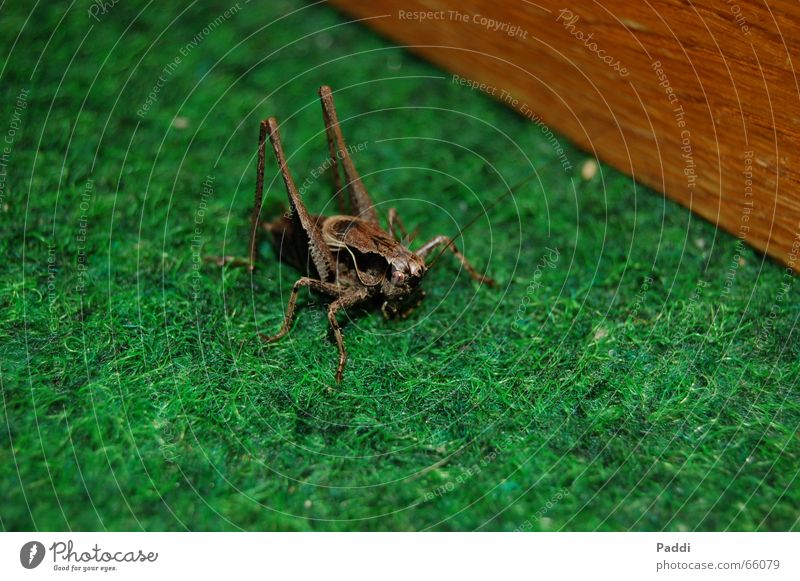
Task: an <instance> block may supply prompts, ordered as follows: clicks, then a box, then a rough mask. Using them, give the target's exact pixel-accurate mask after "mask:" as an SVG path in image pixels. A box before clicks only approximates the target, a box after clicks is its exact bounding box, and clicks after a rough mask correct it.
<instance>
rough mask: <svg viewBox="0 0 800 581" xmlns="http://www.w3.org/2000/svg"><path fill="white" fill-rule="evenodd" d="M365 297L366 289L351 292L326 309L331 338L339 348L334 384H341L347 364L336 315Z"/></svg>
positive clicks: (342, 338)
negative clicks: (331, 331)
mask: <svg viewBox="0 0 800 581" xmlns="http://www.w3.org/2000/svg"><path fill="white" fill-rule="evenodd" d="M367 296H368V293H367V291H366V289H359V290H353V291H350V292H348V293H346V294H342V295H341V296H340V297H339V298H338V299H336V300H335V301H333V302H332V303H331V304H330V306H329V307H328V322H329V323H330V324H331V329H332V330H333V336H334V338H335V339H336V346H337V347H338V348H339V364H338V365H337V367H336V383H341V382H342V373H343V372H344V364H345V363H346V362H347V349H345V346H344V337H343V336H342V329H341V327H339V321H337V320H336V313H337V312H339V310H340V309H343V308H346V307H351V306H353V305H357V304H358V303H360V302H363V301H364V300H365V299H366V298H367Z"/></svg>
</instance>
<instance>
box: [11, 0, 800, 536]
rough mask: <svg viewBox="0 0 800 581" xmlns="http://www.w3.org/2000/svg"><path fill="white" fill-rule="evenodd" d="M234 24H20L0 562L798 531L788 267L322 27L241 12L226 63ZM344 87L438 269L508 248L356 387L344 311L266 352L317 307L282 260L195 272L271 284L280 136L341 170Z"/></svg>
mask: <svg viewBox="0 0 800 581" xmlns="http://www.w3.org/2000/svg"><path fill="white" fill-rule="evenodd" d="M232 5H233V3H231V2H227V3H226V2H217V1H215V2H203V3H198V4H193V5H191V6H190V7H188V8H186V7H185V6H184V5H181V7H180V8H176V9H175V10H168V9H164V8H163V7H158V8H156V7H155V6H154V5H153V6H151V7H150V8H148V9H146V10H143V11H141V12H140V10H141V8H140V7H134V6H133V5H132V4H129V3H123V2H120V3H118V4H116V5H114V6H113V7H111V8H110V9H109V10H108V11H107V12H106V13H105V14H97V15H96V16H97V20H95V19H93V18H92V17H91V16H90V15H89V14H88V12H87V10H88V9H89V8H90V6H91V4H89V3H81V2H79V3H77V4H75V5H73V6H72V8H71V9H70V10H68V11H67V12H66V13H65V10H66V7H65V5H61V4H58V3H53V4H49V3H39V4H37V5H36V8H35V10H33V12H32V13H31V14H29V11H30V10H31V6H29V5H28V4H27V3H23V2H11V3H8V2H7V3H6V4H5V5H4V6H3V8H2V11H1V12H2V16H1V17H0V30H1V31H2V38H3V51H2V55H3V61H2V76H1V77H0V78H1V79H2V83H0V91H2V94H3V99H2V111H0V120H2V121H3V124H2V126H0V132H2V133H3V135H4V136H5V133H6V131H7V130H8V129H9V128H10V126H11V121H12V117H13V115H14V108H15V103H16V102H17V100H18V99H17V97H18V95H19V94H20V92H21V91H22V90H23V89H26V90H28V91H29V93H28V94H26V95H25V96H24V97H23V100H24V101H25V103H26V108H25V109H24V111H23V112H22V114H21V125H20V128H19V130H18V131H17V133H16V134H15V135H14V139H13V141H14V143H13V148H12V151H11V153H10V157H9V159H8V175H7V179H6V181H5V186H4V187H5V189H4V192H3V206H2V208H1V209H0V224H2V226H1V227H2V236H0V246H1V247H2V256H3V259H2V261H0V313H2V317H0V382H1V384H0V388H1V390H2V418H3V419H2V423H3V424H6V426H4V427H3V429H2V430H0V434H1V435H0V493H2V498H3V502H2V504H0V519H2V521H1V522H2V527H3V528H4V529H6V530H19V529H33V528H37V529H73V530H87V529H108V530H139V529H145V530H183V529H191V530H218V529H240V528H241V529H248V530H353V529H357V530H362V529H368V530H418V529H435V530H464V529H485V530H487V529H488V530H514V529H519V528H522V529H526V530H573V529H577V530H595V529H601V530H627V529H634V530H661V529H666V530H695V529H699V530H725V529H735V530H774V529H779V530H783V529H796V528H797V527H798V520H797V519H798V512H797V507H798V506H800V493H799V492H798V484H797V474H798V467H799V464H798V453H799V452H800V446H798V439H797V427H798V419H799V418H800V409H799V408H798V395H797V391H798V390H797V379H798V373H800V358H799V357H798V356H799V355H800V347H798V345H800V342H798V341H797V339H796V336H797V332H796V325H797V320H798V314H800V301H798V292H797V283H796V281H795V280H794V279H793V278H791V277H787V276H786V275H785V271H784V269H783V268H782V267H780V266H778V265H776V264H774V263H772V262H771V261H769V260H765V259H764V258H763V257H762V256H761V255H759V254H758V253H756V252H754V251H752V250H750V249H749V248H745V247H742V246H741V245H740V244H739V243H738V241H737V240H736V239H735V238H733V237H731V236H729V235H727V234H725V233H721V232H718V231H717V230H716V229H715V228H714V227H713V226H712V225H710V224H708V223H707V222H704V221H703V220H701V219H699V218H697V217H696V216H693V215H692V214H691V213H689V212H688V211H687V210H686V209H684V208H682V207H680V206H677V205H675V204H673V203H671V202H669V201H665V199H664V198H663V197H662V196H661V195H659V194H657V193H654V192H652V191H649V190H647V189H646V188H644V187H642V186H640V185H637V184H635V183H634V182H632V181H631V179H630V178H628V177H626V176H624V175H622V174H619V173H618V172H616V171H614V170H612V169H610V168H608V167H606V166H601V167H600V171H599V172H598V174H597V176H595V177H594V178H593V179H591V180H588V181H587V180H583V179H582V178H581V175H580V167H581V164H582V163H583V162H584V161H585V160H586V159H587V154H585V153H582V152H580V151H578V150H576V149H574V148H571V147H570V146H569V145H568V143H567V142H566V141H564V140H561V143H562V145H563V147H564V148H565V149H566V151H567V155H568V158H569V162H570V165H571V168H570V169H567V170H565V169H564V167H563V166H562V164H560V163H558V161H557V160H556V159H555V158H556V154H555V153H554V151H553V148H552V146H551V144H550V143H548V141H547V139H545V137H544V136H543V135H542V133H541V131H538V130H537V129H536V128H535V126H534V125H533V124H531V123H530V122H527V121H525V120H524V119H522V118H521V117H520V116H518V115H517V114H515V113H514V112H512V111H510V110H508V109H506V108H504V107H502V106H501V105H499V104H498V103H496V102H494V101H492V100H490V99H489V98H487V97H486V96H484V95H482V94H480V93H477V92H474V91H471V90H469V89H466V88H464V87H460V86H457V85H454V84H453V83H452V82H451V78H450V75H448V74H447V73H445V72H443V71H441V70H439V69H436V68H435V67H433V66H431V65H429V64H427V63H425V62H422V61H420V60H419V59H417V58H415V57H414V56H412V55H410V54H409V53H408V52H406V51H404V50H402V49H401V48H397V47H395V46H393V45H391V44H390V43H388V42H387V41H385V40H384V39H382V38H380V37H378V36H376V35H374V34H373V33H371V32H370V31H368V30H367V29H366V28H364V27H362V26H359V25H357V24H354V23H351V22H349V21H348V20H347V19H345V18H344V17H342V16H341V15H340V14H338V13H337V12H335V11H334V10H332V9H330V8H328V7H327V6H324V5H310V4H304V3H300V2H294V1H292V2H289V1H280V2H271V3H269V7H268V8H267V7H264V5H262V4H259V5H258V6H256V5H251V4H245V3H243V2H242V3H240V4H239V9H237V10H236V11H235V13H234V14H232V15H231V16H230V17H229V18H226V19H224V21H218V24H217V25H216V26H214V27H213V29H212V30H210V31H209V32H208V34H205V33H204V28H207V29H208V28H210V27H209V23H212V22H214V21H215V20H217V19H218V18H219V17H220V15H222V14H223V13H224V12H225V10H226V9H229V8H230V7H231V6H232ZM278 18H282V19H281V20H276V19H278ZM18 35H19V36H18ZM198 35H199V40H198ZM14 39H16V42H15V40H14ZM192 43H194V44H192ZM182 50H183V52H182ZM184 53H185V55H184ZM176 58H179V62H177V63H176V62H175V59H176ZM170 63H173V64H174V66H173V65H170ZM159 76H161V77H162V79H163V80H162V81H161V85H162V86H161V87H159V89H158V92H157V94H156V95H155V99H154V100H153V101H152V103H150V105H149V107H148V110H147V111H142V113H143V114H142V115H139V114H137V110H141V109H142V108H143V107H145V106H146V105H147V101H148V94H149V93H151V92H153V91H154V88H155V87H157V85H158V83H159ZM321 84H330V85H332V86H333V87H334V89H336V91H337V93H336V96H337V103H338V106H339V110H340V116H341V118H342V122H343V126H344V130H345V134H346V135H347V137H348V139H349V141H350V143H351V144H359V143H363V144H364V145H363V148H362V151H359V152H358V153H356V162H357V165H358V167H359V168H360V170H361V173H362V174H363V176H364V180H365V182H366V184H367V186H368V187H369V188H370V190H371V191H372V193H373V196H374V198H375V199H376V201H377V202H379V203H380V209H381V211H382V212H385V210H386V208H388V205H389V204H392V205H395V206H397V207H398V208H399V209H400V210H401V214H402V215H403V218H404V220H405V222H406V224H407V225H409V226H411V227H419V230H420V238H424V239H427V238H429V237H432V236H433V235H434V234H438V233H446V234H453V233H455V232H457V231H458V228H459V227H460V226H463V225H464V224H466V223H467V222H469V220H470V219H472V218H473V217H474V216H476V215H479V216H482V217H481V218H479V219H478V221H477V222H476V223H475V225H474V226H472V227H470V228H469V229H468V230H467V231H466V232H465V234H464V239H463V241H462V242H461V245H462V247H463V248H464V249H465V253H466V254H467V256H469V257H470V258H471V259H472V260H473V261H474V263H476V264H477V265H478V266H479V267H481V268H484V269H486V270H487V271H488V272H489V273H491V275H492V276H493V277H495V278H496V279H497V280H498V281H500V283H501V284H500V287H499V288H498V289H489V288H486V287H478V285H476V284H475V283H473V282H472V281H471V280H470V279H469V277H468V276H466V274H465V273H463V272H460V271H459V269H458V268H457V264H456V263H455V262H454V261H452V260H450V259H449V258H447V257H445V258H443V259H442V260H441V261H439V263H437V266H436V268H435V269H434V270H433V271H431V273H430V274H429V276H428V277H427V279H426V281H425V288H426V290H427V292H428V297H427V299H426V301H425V303H423V305H422V306H421V308H420V309H419V310H418V311H416V312H415V314H414V315H413V316H412V317H411V318H409V319H408V320H406V321H403V322H387V321H385V320H384V319H383V318H382V317H381V316H380V314H379V313H376V312H369V311H364V310H359V309H356V310H352V311H351V312H349V313H348V317H347V318H346V319H347V326H346V329H345V337H346V341H347V343H348V346H349V349H350V362H349V364H348V367H347V369H346V373H345V378H344V382H343V383H342V385H341V386H340V387H337V386H335V385H334V384H333V382H332V377H333V371H334V365H335V353H336V352H335V347H334V346H333V344H332V343H331V342H330V340H329V336H328V332H327V322H326V320H325V316H324V302H323V301H322V299H320V298H319V297H315V296H309V295H307V294H304V295H303V296H302V297H301V300H300V303H301V311H300V315H299V318H298V320H297V323H296V324H295V327H294V329H293V331H292V333H291V335H290V336H289V337H288V338H287V339H285V340H284V341H282V342H280V343H278V344H275V345H265V344H263V343H262V342H261V341H260V340H259V338H258V333H259V332H272V331H274V330H275V329H277V327H278V326H279V324H280V321H281V319H282V316H283V311H284V307H285V303H286V299H287V294H288V290H289V288H290V285H291V283H292V282H293V281H294V279H295V278H296V276H297V275H296V274H295V273H293V272H291V271H290V270H287V269H286V268H285V267H279V266H278V265H277V264H276V262H275V258H274V254H273V253H272V251H271V249H270V248H269V247H268V246H267V245H266V244H264V245H263V247H262V248H261V252H260V267H259V269H258V270H257V271H256V272H255V273H254V274H253V275H252V276H251V275H250V274H249V273H247V272H245V271H242V270H236V269H226V270H220V269H218V268H216V267H213V266H210V265H203V266H200V267H199V268H198V267H196V259H197V257H198V256H199V255H201V254H221V253H226V254H238V255H243V254H245V253H246V232H247V224H248V212H249V209H250V204H251V203H252V191H253V184H254V177H255V169H254V168H255V145H256V139H257V134H258V122H259V120H260V119H262V118H264V117H266V116H268V115H271V114H275V115H278V116H279V117H280V119H281V122H282V123H284V125H283V126H282V127H283V137H284V141H285V145H286V147H287V152H288V155H289V156H290V164H291V167H292V169H293V171H294V172H295V176H296V178H297V180H298V181H299V182H304V181H305V180H306V178H308V177H309V176H310V175H311V171H312V170H313V169H314V168H316V167H318V166H319V165H320V164H322V163H323V162H324V160H325V155H326V150H325V142H324V136H323V133H322V130H323V126H322V119H321V115H320V111H319V105H318V103H317V100H316V89H317V87H318V86H319V85H321ZM176 118H177V119H176ZM534 168H541V169H539V170H538V172H537V177H536V179H534V180H532V181H530V182H528V183H527V184H525V185H524V186H522V187H521V188H519V190H518V191H517V192H516V193H515V195H514V196H513V197H512V198H509V199H508V200H507V201H506V202H505V203H502V204H500V205H498V206H497V207H494V208H492V209H491V210H490V211H489V212H488V214H487V215H486V216H483V215H482V208H483V207H484V206H486V205H488V204H489V203H490V202H491V201H492V200H494V199H495V198H496V197H497V196H498V195H499V194H501V193H502V192H503V191H504V190H505V189H506V188H507V185H508V184H513V183H514V182H517V181H518V180H521V179H524V178H525V177H526V176H528V175H530V174H531V172H533V171H534ZM701 169H702V168H701ZM275 175H276V172H275V166H274V163H273V162H272V161H271V160H270V163H269V165H268V181H270V182H271V181H272V180H273V179H274V178H275ZM209 176H210V177H209ZM204 182H207V184H210V186H211V187H207V188H206V190H207V191H206V193H205V195H204V193H203V183H204ZM279 185H280V184H278V183H270V189H269V193H268V207H267V209H266V210H265V214H270V213H275V212H277V211H280V210H279V208H280V205H281V203H283V200H284V194H283V192H282V189H281V187H279ZM307 185H308V187H307V191H306V193H305V195H306V198H307V200H308V204H309V206H310V207H311V209H312V210H313V211H323V209H324V207H325V204H326V203H327V202H328V197H329V190H328V185H327V183H326V182H325V181H324V180H311V181H310V182H309V183H308V184H307ZM343 320H344V319H343Z"/></svg>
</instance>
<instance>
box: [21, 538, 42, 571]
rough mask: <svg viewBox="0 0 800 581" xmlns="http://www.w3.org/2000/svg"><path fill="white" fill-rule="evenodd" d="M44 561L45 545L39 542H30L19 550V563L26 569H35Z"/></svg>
mask: <svg viewBox="0 0 800 581" xmlns="http://www.w3.org/2000/svg"><path fill="white" fill-rule="evenodd" d="M43 559H44V545H43V544H42V543H40V542H39V541H30V542H28V543H25V544H24V545H22V548H21V549H20V550H19V562H20V563H22V566H23V567H25V568H26V569H35V568H36V567H38V566H39V565H40V564H41V562H42V560H43Z"/></svg>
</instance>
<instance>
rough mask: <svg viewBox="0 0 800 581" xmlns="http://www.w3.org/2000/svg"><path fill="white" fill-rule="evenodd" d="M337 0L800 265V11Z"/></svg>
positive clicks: (701, 3) (669, 1)
mask: <svg viewBox="0 0 800 581" xmlns="http://www.w3.org/2000/svg"><path fill="white" fill-rule="evenodd" d="M331 2H332V3H333V4H335V5H337V6H338V7H340V8H341V9H342V10H343V11H345V12H346V13H349V14H350V15H352V16H354V17H359V18H362V17H379V18H374V19H372V20H369V21H368V23H369V25H370V26H373V27H374V28H375V29H377V30H378V31H380V32H381V33H383V34H385V35H386V36H388V37H390V38H391V39H393V40H394V41H396V42H398V43H399V44H401V45H405V46H408V48H409V49H410V50H413V51H414V52H416V53H418V54H420V55H423V56H424V57H426V58H427V59H429V60H431V61H433V62H434V63H437V64H438V65H440V66H442V67H444V68H445V69H448V70H450V71H453V72H455V73H457V74H459V75H461V76H464V77H467V78H469V79H473V80H476V81H479V82H481V83H485V84H486V85H487V92H490V93H491V92H492V91H493V92H494V95H493V96H494V97H495V98H498V99H500V100H501V101H503V102H506V103H509V104H510V105H512V106H514V107H515V108H517V109H518V110H520V112H521V113H523V114H524V115H526V116H528V117H531V116H532V115H538V116H540V117H541V119H542V120H543V121H544V122H545V123H547V125H549V126H550V127H552V128H553V129H555V130H557V131H559V132H560V133H562V134H564V135H566V136H568V137H569V138H570V139H572V140H573V141H574V142H575V143H576V144H578V145H579V146H581V147H583V148H585V149H586V150H588V151H590V152H592V153H594V154H595V155H597V156H598V157H599V158H600V159H602V160H604V161H606V162H608V163H610V164H612V165H614V166H615V167H617V168H618V169H620V170H622V171H624V172H625V173H627V174H629V175H631V176H633V177H634V178H635V179H637V180H639V181H640V182H642V183H644V184H647V185H648V186H650V187H652V188H654V189H656V190H659V191H662V192H664V193H665V194H666V195H667V196H669V197H670V198H673V199H675V200H677V201H678V202H680V203H681V204H684V205H685V206H687V207H689V208H690V209H691V210H693V211H695V212H697V213H698V214H699V215H701V216H703V217H704V218H706V219H708V220H710V221H711V222H713V223H715V224H717V225H719V226H721V227H722V228H724V229H726V230H728V231H729V232H731V233H733V234H734V235H736V236H738V237H740V238H741V239H742V240H743V241H744V242H746V243H748V244H751V245H752V246H754V247H755V248H757V249H759V250H762V251H764V252H766V253H767V254H769V255H771V256H773V257H774V258H776V259H778V260H779V261H781V262H782V263H783V264H786V265H788V266H790V267H791V268H793V269H794V270H800V188H798V182H800V173H799V172H800V167H799V166H798V164H797V159H796V152H797V151H798V147H800V106H799V105H800V103H799V102H798V99H799V96H800V87H799V85H798V80H797V78H796V75H795V72H794V66H800V58H798V56H799V53H798V45H799V44H800V30H799V29H800V3H796V2H793V1H790V0H772V1H771V2H770V3H769V5H767V4H764V3H744V2H741V3H738V4H737V3H736V2H727V1H723V0H716V1H714V2H712V1H711V0H698V1H695V2H693V3H691V4H687V3H685V2H679V1H677V0H663V1H650V2H642V3H639V2H628V1H623V0H603V1H602V2H593V3H582V4H580V5H578V4H576V5H575V6H574V7H570V8H568V9H565V8H564V4H563V3H561V2H554V1H551V0H540V1H537V2H536V3H534V2H528V1H527V0H519V1H513V2H512V1H508V0H507V1H489V0H459V1H458V2H456V1H455V0H372V1H367V0H331ZM509 99H516V101H511V102H509Z"/></svg>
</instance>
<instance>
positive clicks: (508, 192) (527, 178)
mask: <svg viewBox="0 0 800 581" xmlns="http://www.w3.org/2000/svg"><path fill="white" fill-rule="evenodd" d="M556 161H561V160H560V158H554V159H552V160H550V161H548V162H547V163H545V164H543V165H541V166H539V167H537V168H534V170H533V171H532V172H531V173H530V174H528V175H527V176H525V177H524V178H522V179H521V180H519V181H518V182H517V183H515V184H514V185H512V186H509V187H508V189H507V190H506V191H505V192H503V193H502V194H500V195H499V196H498V197H497V198H496V199H495V200H494V201H493V202H492V203H491V204H489V205H488V206H487V207H486V209H485V210H484V211H483V212H482V213H480V214H477V215H476V216H475V217H474V218H472V220H470V221H469V222H467V223H466V225H464V227H463V228H461V229H460V230H459V231H458V233H457V234H456V235H455V236H453V237H452V238H451V239H450V242H448V243H447V244H445V245H444V246H442V249H441V250H440V251H439V254H437V255H436V256H435V257H434V259H433V262H431V263H430V264H429V265H428V266H427V268H433V265H435V264H436V263H437V262H438V260H439V259H440V258H441V257H442V254H444V252H445V250H447V249H448V248H450V247H451V246H453V244H455V242H456V240H458V239H459V238H461V236H463V234H464V232H466V231H467V229H468V228H470V227H471V226H473V225H474V224H475V222H477V221H478V219H479V218H480V217H481V216H484V215H486V214H488V213H489V212H490V211H491V210H493V209H494V208H495V207H497V205H498V204H499V203H500V202H502V201H503V200H505V199H506V198H507V197H508V196H510V195H511V194H513V193H514V192H515V191H516V190H517V189H518V188H520V187H522V186H524V185H525V184H527V183H528V182H529V181H531V180H532V179H533V178H535V177H536V176H537V175H539V172H540V171H542V170H543V169H545V168H547V167H549V166H550V165H552V164H553V163H555V162H556Z"/></svg>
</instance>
